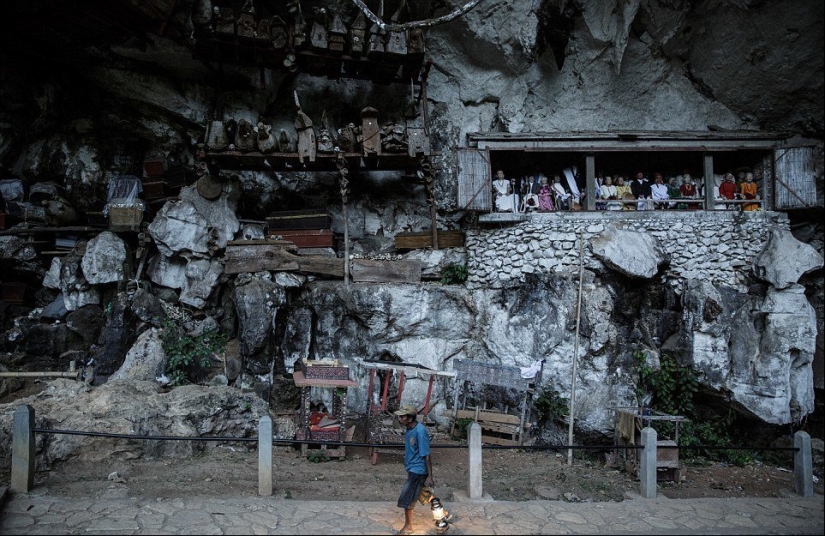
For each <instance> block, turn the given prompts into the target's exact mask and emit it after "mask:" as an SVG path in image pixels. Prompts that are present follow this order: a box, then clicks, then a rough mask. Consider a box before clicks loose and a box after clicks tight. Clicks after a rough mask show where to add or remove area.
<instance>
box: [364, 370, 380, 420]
mask: <svg viewBox="0 0 825 536" xmlns="http://www.w3.org/2000/svg"><path fill="white" fill-rule="evenodd" d="M377 370H378V369H372V370H370V385H369V387H368V388H367V416H370V415H374V414H375V408H373V407H372V384H373V381H374V380H375V373H376V371H377Z"/></svg>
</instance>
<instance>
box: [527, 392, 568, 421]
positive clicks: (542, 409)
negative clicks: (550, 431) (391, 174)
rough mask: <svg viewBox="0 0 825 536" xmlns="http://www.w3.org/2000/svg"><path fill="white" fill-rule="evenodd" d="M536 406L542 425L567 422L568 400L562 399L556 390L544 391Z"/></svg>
mask: <svg viewBox="0 0 825 536" xmlns="http://www.w3.org/2000/svg"><path fill="white" fill-rule="evenodd" d="M535 406H536V411H537V412H538V416H539V422H540V423H545V422H547V421H561V420H565V419H566V418H567V414H568V411H569V409H568V404H567V399H566V398H563V397H561V396H560V395H559V392H558V391H556V390H555V389H545V390H544V391H542V393H541V395H539V397H538V398H536V402H535Z"/></svg>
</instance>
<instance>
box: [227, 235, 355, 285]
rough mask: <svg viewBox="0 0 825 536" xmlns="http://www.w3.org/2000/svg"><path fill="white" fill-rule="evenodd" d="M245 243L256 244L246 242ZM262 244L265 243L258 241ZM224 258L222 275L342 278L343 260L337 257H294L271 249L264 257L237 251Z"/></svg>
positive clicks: (288, 253) (283, 251)
mask: <svg viewBox="0 0 825 536" xmlns="http://www.w3.org/2000/svg"><path fill="white" fill-rule="evenodd" d="M245 242H256V241H255V240H248V241H245ZM258 242H264V243H266V241H265V240H264V241H258ZM227 253H229V255H228V256H227V257H224V262H225V263H226V264H225V266H224V273H227V274H237V273H243V272H258V271H262V270H289V271H297V272H309V273H316V274H323V275H330V276H334V277H341V278H343V277H344V259H339V258H337V257H321V256H314V255H306V256H304V255H300V256H299V255H295V254H293V253H290V252H289V251H286V250H285V249H284V248H273V249H268V250H266V253H265V255H258V254H256V253H254V250H253V254H250V255H249V256H242V255H241V254H240V253H239V252H237V251H232V252H230V250H229V248H228V247H227Z"/></svg>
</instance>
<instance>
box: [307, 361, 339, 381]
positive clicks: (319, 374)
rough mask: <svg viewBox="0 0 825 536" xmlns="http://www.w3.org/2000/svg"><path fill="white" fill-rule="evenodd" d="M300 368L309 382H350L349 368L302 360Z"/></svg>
mask: <svg viewBox="0 0 825 536" xmlns="http://www.w3.org/2000/svg"><path fill="white" fill-rule="evenodd" d="M297 364H298V367H299V369H300V370H301V372H303V373H304V377H305V378H306V379H308V380H349V367H346V366H340V365H338V363H337V360H336V362H335V363H331V364H328V363H327V362H325V361H320V362H313V361H307V360H305V359H301V360H299V361H298V363H297Z"/></svg>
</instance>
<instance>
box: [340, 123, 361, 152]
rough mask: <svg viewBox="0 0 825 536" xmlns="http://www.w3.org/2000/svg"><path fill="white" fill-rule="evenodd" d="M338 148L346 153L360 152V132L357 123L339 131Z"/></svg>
mask: <svg viewBox="0 0 825 536" xmlns="http://www.w3.org/2000/svg"><path fill="white" fill-rule="evenodd" d="M338 148H339V149H341V150H342V151H343V152H345V153H355V152H358V130H357V128H356V127H355V123H348V124H347V126H345V127H344V128H339V129H338Z"/></svg>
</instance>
